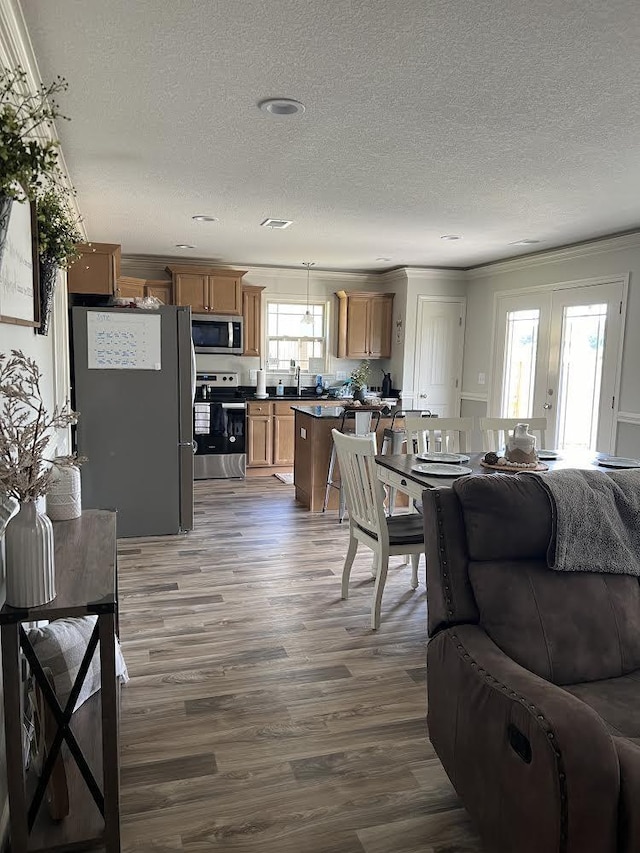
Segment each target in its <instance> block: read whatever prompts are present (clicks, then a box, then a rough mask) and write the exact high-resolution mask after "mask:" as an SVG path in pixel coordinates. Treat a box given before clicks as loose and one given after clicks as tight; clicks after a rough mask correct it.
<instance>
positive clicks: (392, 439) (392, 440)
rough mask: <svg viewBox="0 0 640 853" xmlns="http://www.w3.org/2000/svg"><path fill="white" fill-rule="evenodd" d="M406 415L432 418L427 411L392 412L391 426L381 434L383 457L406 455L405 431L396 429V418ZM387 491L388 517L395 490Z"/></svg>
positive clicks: (394, 497) (390, 487)
mask: <svg viewBox="0 0 640 853" xmlns="http://www.w3.org/2000/svg"><path fill="white" fill-rule="evenodd" d="M407 415H414V416H416V417H423V418H430V417H432V415H431V412H430V411H429V409H420V410H419V411H409V410H407V411H406V412H405V411H402V410H400V411H397V412H394V415H393V417H392V418H391V426H390V427H385V430H384V432H383V434H382V450H381V451H380V452H381V454H382V455H383V456H385V455H386V454H387V453H390V454H396V453H406V452H409V451H408V449H407V450H405V445H406V443H407V431H406V429H405V428H404V427H396V418H405V417H406V416H407ZM386 488H387V490H388V496H389V500H388V511H389V515H393V513H394V510H395V508H396V493H397V489H394V488H393V486H387V487H386Z"/></svg>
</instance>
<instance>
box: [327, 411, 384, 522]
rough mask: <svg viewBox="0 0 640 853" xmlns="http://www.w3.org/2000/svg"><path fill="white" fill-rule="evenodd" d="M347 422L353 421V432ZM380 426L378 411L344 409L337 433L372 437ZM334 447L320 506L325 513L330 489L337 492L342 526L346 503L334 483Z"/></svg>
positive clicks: (339, 486) (342, 492) (337, 483)
mask: <svg viewBox="0 0 640 853" xmlns="http://www.w3.org/2000/svg"><path fill="white" fill-rule="evenodd" d="M347 421H353V426H354V428H353V430H347V429H346V424H347ZM379 425H380V411H379V410H373V411H365V412H363V411H358V410H357V409H345V410H344V411H343V413H342V418H341V420H340V429H339V430H338V432H342V433H346V432H350V433H352V434H353V435H369V434H371V433H373V435H374V437H375V434H376V430H377V429H378V426H379ZM336 458H337V457H336V446H335V444H332V445H331V456H330V457H329V470H328V472H327V487H326V489H325V492H324V503H323V504H322V512H325V510H326V509H327V505H328V503H329V495H330V494H331V491H330V490H331V489H337V490H338V521H339V522H340V524H342V519H343V518H344V514H345V511H346V503H345V497H344V490H343V488H342V481H341V480H338V481H337V482H334V480H333V474H334V470H335V466H336Z"/></svg>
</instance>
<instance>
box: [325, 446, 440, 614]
mask: <svg viewBox="0 0 640 853" xmlns="http://www.w3.org/2000/svg"><path fill="white" fill-rule="evenodd" d="M331 432H332V434H333V442H334V446H335V448H336V453H337V455H338V464H339V465H340V474H341V476H342V483H343V488H344V492H345V499H346V503H347V510H348V511H349V547H348V549H347V556H346V558H345V561H344V568H343V569H342V598H343V599H346V598H348V597H349V576H350V574H351V567H352V565H353V561H354V559H355V556H356V551H357V550H358V545H359V544H363V545H365V546H366V547H367V548H370V549H371V550H372V551H373V555H374V563H373V573H374V574H375V585H374V590H373V601H372V604H371V627H372V628H373V629H374V630H376V629H377V628H378V627H379V626H380V607H381V604H382V593H383V592H384V585H385V583H386V580H387V572H388V569H389V557H397V556H403V555H404V554H409V555H410V556H411V569H412V571H411V587H412V589H416V587H417V586H418V562H419V560H420V554H423V553H424V531H423V526H422V525H423V522H422V516H421V515H417V514H416V515H396V516H389V517H387V516H385V512H384V489H383V488H382V483H381V482H380V480H379V479H378V475H377V471H376V461H375V457H376V442H375V438H374V437H372V436H354V435H344V434H343V433H341V432H339V431H338V430H337V429H334V430H332V431H331Z"/></svg>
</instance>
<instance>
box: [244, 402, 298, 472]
mask: <svg viewBox="0 0 640 853" xmlns="http://www.w3.org/2000/svg"><path fill="white" fill-rule="evenodd" d="M292 405H295V401H293V400H289V401H287V402H280V401H278V402H276V403H269V402H264V403H263V402H260V403H257V402H256V403H254V402H253V401H251V402H249V403H248V404H247V425H248V428H247V467H248V468H271V467H276V466H277V467H287V468H291V467H292V466H293V449H294V417H293V411H292V410H291V406H292Z"/></svg>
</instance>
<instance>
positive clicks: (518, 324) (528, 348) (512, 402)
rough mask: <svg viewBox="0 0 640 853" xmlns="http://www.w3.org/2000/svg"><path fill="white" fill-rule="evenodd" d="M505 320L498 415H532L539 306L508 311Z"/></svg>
mask: <svg viewBox="0 0 640 853" xmlns="http://www.w3.org/2000/svg"><path fill="white" fill-rule="evenodd" d="M506 324H507V328H506V335H505V338H506V347H505V354H504V381H503V389H502V406H501V411H500V416H501V417H503V418H526V417H532V414H533V393H534V386H535V374H536V363H537V358H538V327H539V325H540V309H539V308H533V309H530V310H525V311H508V312H507V317H506Z"/></svg>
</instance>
